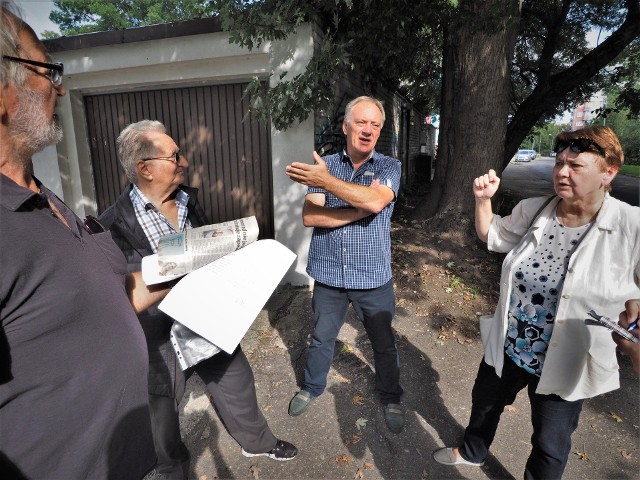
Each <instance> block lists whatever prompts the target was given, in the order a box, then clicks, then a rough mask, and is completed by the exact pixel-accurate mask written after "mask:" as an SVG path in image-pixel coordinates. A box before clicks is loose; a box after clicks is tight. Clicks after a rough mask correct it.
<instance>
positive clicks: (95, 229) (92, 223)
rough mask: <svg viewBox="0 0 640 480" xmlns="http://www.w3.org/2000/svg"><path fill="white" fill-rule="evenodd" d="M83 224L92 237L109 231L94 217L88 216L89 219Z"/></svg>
mask: <svg viewBox="0 0 640 480" xmlns="http://www.w3.org/2000/svg"><path fill="white" fill-rule="evenodd" d="M82 224H83V225H84V228H85V229H86V230H87V232H89V233H90V234H91V235H95V234H96V233H103V232H106V231H107V229H106V228H104V225H102V224H101V223H100V222H99V221H98V219H97V218H96V217H94V216H93V215H87V218H85V219H84V222H82Z"/></svg>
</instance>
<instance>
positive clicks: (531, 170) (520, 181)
mask: <svg viewBox="0 0 640 480" xmlns="http://www.w3.org/2000/svg"><path fill="white" fill-rule="evenodd" d="M554 161H555V159H554V158H552V157H538V158H536V159H535V160H533V161H532V162H511V163H510V164H509V166H508V167H507V168H506V169H505V170H504V172H502V188H504V189H505V190H508V191H511V192H513V193H514V194H516V195H517V196H520V197H533V196H536V195H550V194H553V193H554V192H553V184H552V183H551V170H552V169H553V163H554ZM611 196H612V197H615V198H618V199H620V200H622V201H624V202H627V203H628V204H630V205H635V206H636V207H637V206H639V204H640V179H638V178H637V177H631V176H628V175H622V174H619V175H618V176H617V177H616V178H615V180H614V181H613V189H612V190H611Z"/></svg>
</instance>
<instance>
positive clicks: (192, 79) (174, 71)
mask: <svg viewBox="0 0 640 480" xmlns="http://www.w3.org/2000/svg"><path fill="white" fill-rule="evenodd" d="M312 53H313V40H312V33H311V28H310V26H308V25H305V26H302V27H301V28H299V29H298V33H297V35H295V36H292V38H290V39H289V40H288V41H286V42H278V43H274V44H273V45H271V44H265V45H263V46H261V47H260V48H259V49H255V50H254V51H252V52H250V51H248V50H247V49H244V48H240V47H239V46H237V45H231V44H229V42H228V35H227V34H226V33H223V32H219V33H211V34H201V35H193V36H189V37H176V38H169V39H162V40H154V41H149V42H136V43H127V44H117V45H110V46H102V47H94V48H87V49H82V50H71V51H67V52H61V53H56V54H54V55H53V57H54V59H55V61H60V62H63V63H64V69H65V77H64V80H63V85H64V87H65V88H66V89H67V95H66V96H65V97H62V98H61V99H59V101H58V114H59V116H60V118H61V119H62V125H63V128H64V132H65V135H64V139H63V141H62V143H61V144H59V145H58V146H57V153H58V165H57V171H56V168H55V167H56V166H55V162H53V163H52V162H51V159H52V158H53V156H52V155H51V152H49V153H48V154H47V156H46V158H47V159H48V161H45V162H42V171H41V172H40V173H41V175H44V176H45V178H49V177H50V178H58V179H59V181H60V185H59V188H60V189H61V191H62V192H63V196H64V199H65V202H66V203H67V204H68V205H69V206H70V207H71V208H72V209H74V211H75V212H76V213H77V214H78V215H79V216H81V217H82V216H84V215H86V214H87V213H95V211H96V193H95V188H94V183H93V172H92V168H91V161H90V152H89V141H88V138H87V131H86V119H85V114H84V105H83V96H84V95H86V94H96V93H107V92H114V91H127V90H131V89H147V88H158V87H159V86H170V85H174V86H192V85H198V84H205V83H206V84H212V83H216V84H221V83H229V82H235V81H238V80H245V81H246V80H248V79H250V78H251V77H253V76H256V75H257V76H260V77H263V78H265V79H266V78H267V77H268V76H269V74H271V73H275V75H274V76H273V77H272V78H271V82H272V84H273V82H275V81H277V79H278V78H279V74H280V72H281V71H282V70H283V69H284V70H287V69H289V70H290V74H289V75H290V76H291V75H295V74H297V73H300V72H302V71H303V70H304V69H305V67H306V65H307V63H308V61H309V59H310V58H311V55H312ZM289 57H292V58H290V59H289ZM283 59H287V60H286V61H285V63H284V64H281V62H282V61H283ZM272 135H273V137H272V152H271V156H272V160H273V195H274V197H273V204H274V223H275V238H276V240H278V241H279V242H280V243H282V244H283V245H285V246H287V247H288V248H289V249H291V250H292V251H293V252H294V253H296V254H297V255H298V258H297V260H296V263H294V265H293V267H292V268H291V269H290V270H289V272H288V273H287V275H286V276H285V278H284V279H283V283H292V284H294V285H308V284H309V283H310V279H309V277H308V276H307V274H306V273H305V267H306V257H307V251H308V247H309V241H310V237H311V229H306V228H304V227H303V226H302V220H301V216H300V215H301V207H302V202H303V199H304V194H305V188H304V187H302V186H300V185H298V184H296V183H294V182H291V181H290V180H289V179H288V177H287V176H286V175H285V174H284V169H285V166H286V165H287V164H289V163H291V162H293V161H311V152H312V150H313V145H314V144H313V140H314V138H313V115H311V116H310V117H309V119H308V120H306V121H305V122H302V123H301V124H298V125H294V126H293V127H291V128H289V129H288V130H287V131H285V132H281V131H278V130H276V129H273V130H272ZM43 180H44V179H43Z"/></svg>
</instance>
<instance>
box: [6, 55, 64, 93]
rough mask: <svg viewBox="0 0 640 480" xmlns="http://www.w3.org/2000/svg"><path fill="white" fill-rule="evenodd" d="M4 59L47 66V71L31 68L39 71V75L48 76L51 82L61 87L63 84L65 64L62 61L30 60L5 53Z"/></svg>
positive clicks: (35, 65)
mask: <svg viewBox="0 0 640 480" xmlns="http://www.w3.org/2000/svg"><path fill="white" fill-rule="evenodd" d="M2 59H3V60H9V61H10V62H16V63H22V64H25V65H33V66H34V67H42V68H46V69H47V72H46V73H43V72H39V71H38V70H34V69H32V68H30V69H29V70H31V71H32V72H33V73H37V74H38V75H42V76H43V77H47V78H48V79H49V80H50V81H51V83H52V84H53V85H54V86H56V87H59V86H60V85H62V75H63V74H64V65H62V63H59V62H58V63H45V62H36V61H35V60H28V59H26V58H20V57H11V56H9V55H3V56H2Z"/></svg>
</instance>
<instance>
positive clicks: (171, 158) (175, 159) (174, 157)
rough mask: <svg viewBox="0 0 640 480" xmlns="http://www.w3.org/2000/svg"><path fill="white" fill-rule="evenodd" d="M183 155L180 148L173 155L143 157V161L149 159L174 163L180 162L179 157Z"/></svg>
mask: <svg viewBox="0 0 640 480" xmlns="http://www.w3.org/2000/svg"><path fill="white" fill-rule="evenodd" d="M182 157H184V155H183V153H182V150H178V151H177V152H176V153H174V154H173V155H169V156H168V157H152V158H143V159H142V161H143V162H147V161H149V160H164V161H165V162H171V163H175V164H176V165H177V164H178V163H180V159H181V158H182Z"/></svg>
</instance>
